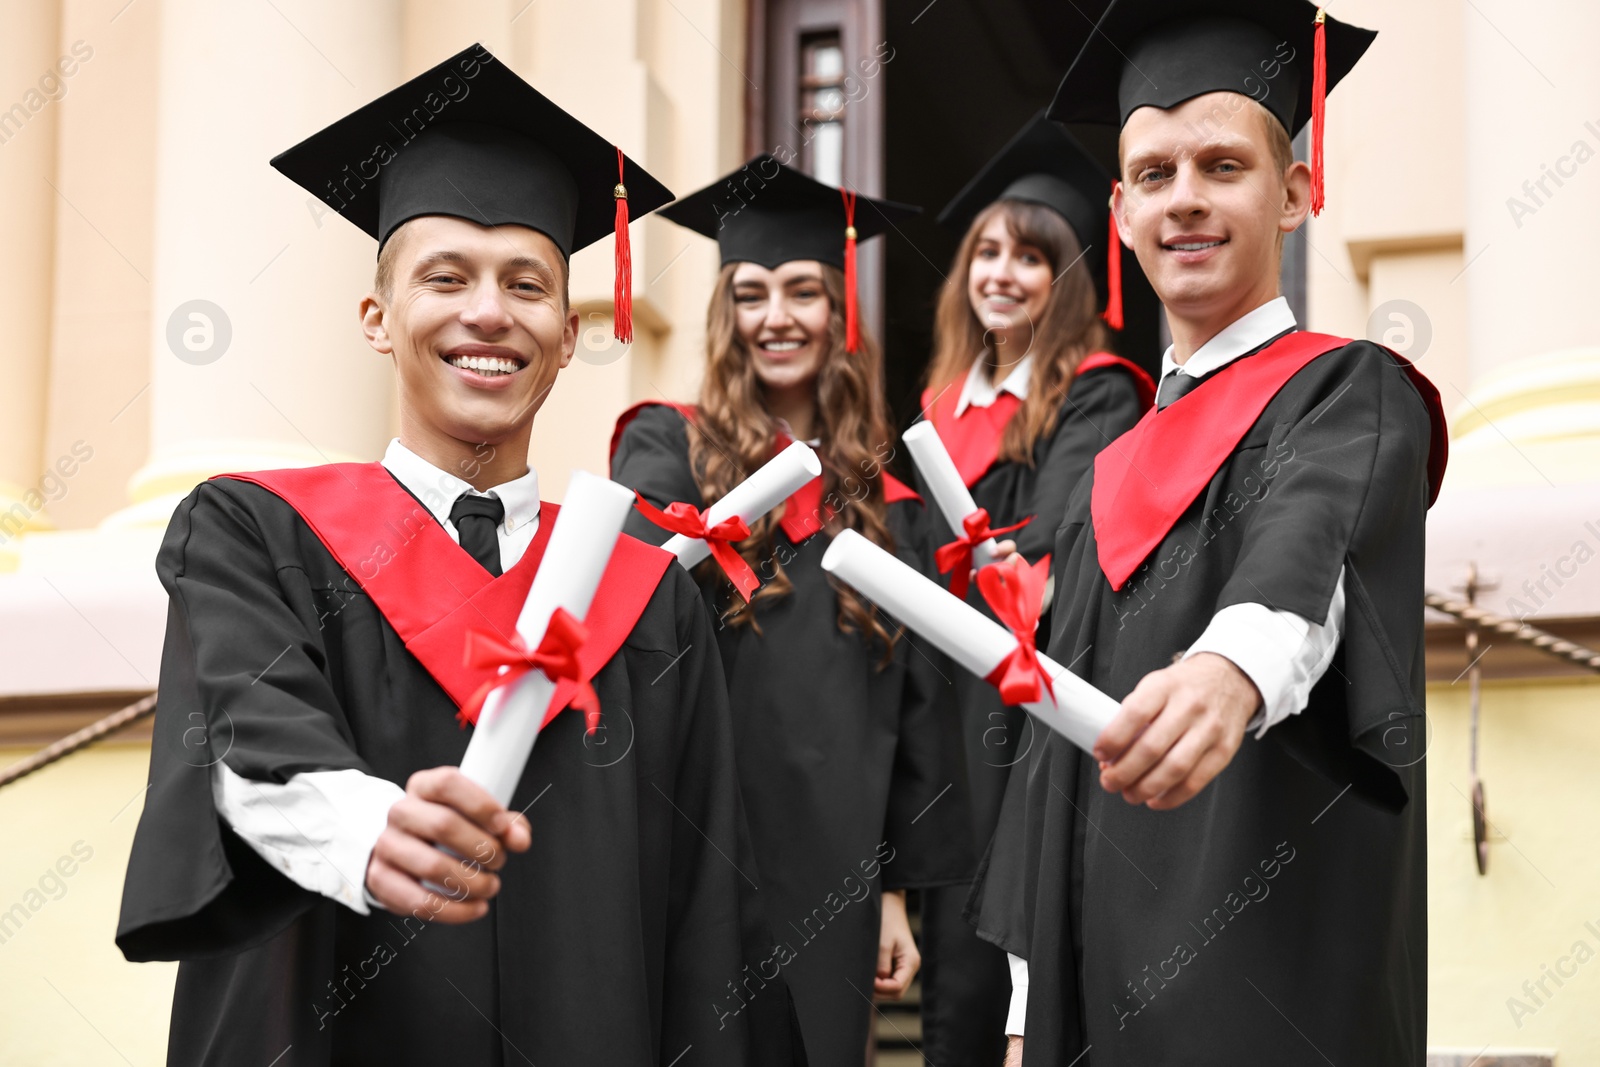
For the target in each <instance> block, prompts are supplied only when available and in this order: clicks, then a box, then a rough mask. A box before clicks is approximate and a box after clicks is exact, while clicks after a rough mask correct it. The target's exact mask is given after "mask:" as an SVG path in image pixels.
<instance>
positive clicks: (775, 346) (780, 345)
mask: <svg viewBox="0 0 1600 1067" xmlns="http://www.w3.org/2000/svg"><path fill="white" fill-rule="evenodd" d="M761 347H762V348H763V349H764V350H766V351H768V352H793V351H794V350H795V349H797V348H803V347H805V346H804V345H802V344H801V343H800V342H799V341H768V342H767V343H765V344H763V345H762V346H761Z"/></svg>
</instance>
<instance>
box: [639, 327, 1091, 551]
mask: <svg viewBox="0 0 1600 1067" xmlns="http://www.w3.org/2000/svg"><path fill="white" fill-rule="evenodd" d="M1113 358H1114V357H1113ZM648 407H669V408H672V409H673V410H674V411H676V412H677V413H678V414H680V415H682V416H683V417H684V419H685V420H686V421H688V422H691V423H692V422H695V421H697V420H698V419H699V417H700V409H699V408H697V407H696V406H695V405H693V404H678V403H674V402H672V401H669V400H643V401H640V402H639V403H637V404H635V405H633V406H632V407H631V408H629V409H628V410H626V411H624V412H623V413H622V414H621V415H620V416H619V417H618V418H617V426H616V429H614V430H612V431H611V455H612V456H613V457H615V456H616V454H617V446H618V445H619V444H620V443H621V442H622V433H623V431H624V430H626V429H627V428H628V424H629V423H631V422H632V421H633V420H634V419H636V418H638V416H639V413H640V412H641V411H643V410H644V409H645V408H648ZM788 445H789V438H788V437H787V436H786V435H784V434H782V433H780V434H779V435H778V438H777V440H776V441H775V442H774V443H773V454H774V455H776V454H777V453H778V452H779V451H780V450H782V449H784V448H786V447H788ZM879 477H881V478H882V479H883V499H884V501H885V502H886V503H890V504H895V503H899V502H900V501H902V500H915V501H918V502H920V501H921V500H922V497H920V496H918V495H917V493H916V491H915V490H913V489H912V488H911V487H910V486H908V485H906V483H904V482H902V481H901V480H900V479H898V478H896V477H895V476H894V475H892V474H890V473H889V472H888V471H883V472H882V473H881V474H880V475H879ZM689 503H691V504H694V505H695V506H696V507H700V506H701V505H700V502H699V501H693V500H691V501H689ZM832 517H833V509H831V508H824V507H823V505H822V478H821V477H817V478H813V479H812V480H811V481H809V482H807V483H806V484H805V485H802V486H801V487H800V488H799V489H796V490H795V491H794V492H793V493H790V494H789V498H788V499H787V500H786V501H784V505H783V515H782V516H781V517H780V518H779V519H778V524H779V525H780V526H782V527H783V532H784V536H786V537H788V538H789V540H790V542H792V543H793V544H797V545H798V544H799V543H800V542H802V541H804V540H805V539H806V538H808V537H810V536H812V535H813V534H815V533H816V532H817V531H819V530H821V529H822V528H823V527H824V526H825V525H826V524H827V522H828V520H829V519H831V518H832Z"/></svg>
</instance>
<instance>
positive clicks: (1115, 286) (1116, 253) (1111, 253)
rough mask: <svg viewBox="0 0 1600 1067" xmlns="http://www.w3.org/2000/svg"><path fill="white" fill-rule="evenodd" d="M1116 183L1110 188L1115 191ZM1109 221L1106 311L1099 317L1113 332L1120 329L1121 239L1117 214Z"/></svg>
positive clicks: (1112, 215)
mask: <svg viewBox="0 0 1600 1067" xmlns="http://www.w3.org/2000/svg"><path fill="white" fill-rule="evenodd" d="M1116 187H1117V183H1116V182H1112V183H1111V188H1112V190H1113V191H1115V190H1116ZM1107 217H1108V218H1109V219H1110V220H1111V226H1110V234H1111V241H1110V243H1109V244H1107V245H1106V309H1105V311H1103V312H1101V314H1100V317H1101V318H1102V319H1104V320H1105V323H1106V325H1107V326H1109V327H1111V328H1112V329H1113V330H1120V329H1122V238H1121V237H1119V236H1117V213H1116V212H1115V211H1112V212H1110V213H1109V214H1108V216H1107Z"/></svg>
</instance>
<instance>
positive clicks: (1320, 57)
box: [1311, 7, 1328, 215]
mask: <svg viewBox="0 0 1600 1067" xmlns="http://www.w3.org/2000/svg"><path fill="white" fill-rule="evenodd" d="M1312 41H1313V43H1312V48H1311V213H1312V214H1313V215H1320V214H1322V205H1323V204H1324V203H1326V202H1327V199H1328V197H1327V193H1326V192H1325V191H1324V190H1323V171H1324V170H1325V168H1326V164H1325V163H1324V162H1323V157H1322V132H1323V129H1324V127H1325V126H1326V125H1327V119H1328V40H1327V13H1326V11H1325V9H1323V8H1320V7H1319V8H1317V29H1316V33H1315V34H1314V35H1313V38H1312Z"/></svg>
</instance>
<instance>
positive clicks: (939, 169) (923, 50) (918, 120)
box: [883, 0, 1164, 425]
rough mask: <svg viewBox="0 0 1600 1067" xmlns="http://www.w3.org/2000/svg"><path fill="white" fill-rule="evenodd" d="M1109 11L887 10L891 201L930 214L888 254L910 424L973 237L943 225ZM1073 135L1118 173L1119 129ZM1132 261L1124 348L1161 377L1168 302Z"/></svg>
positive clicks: (1117, 343) (924, 4) (888, 313)
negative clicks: (964, 246) (945, 296)
mask: <svg viewBox="0 0 1600 1067" xmlns="http://www.w3.org/2000/svg"><path fill="white" fill-rule="evenodd" d="M1105 6H1106V5H1105V0H1078V2H1076V3H1066V4H1063V3H1057V2H1045V0H933V2H932V3H929V2H928V0H886V3H885V12H884V27H885V31H884V32H885V38H886V40H887V42H888V44H889V46H890V47H891V48H893V50H894V51H893V59H892V60H891V61H890V62H889V63H888V64H887V65H886V67H885V81H886V84H885V95H884V105H883V106H884V114H883V146H884V147H883V152H884V171H883V173H884V178H885V184H884V195H885V196H887V197H888V198H889V199H891V200H901V201H906V202H909V203H913V204H921V205H922V206H923V208H924V213H923V215H922V216H921V217H920V218H917V219H914V220H912V221H911V222H910V223H908V224H906V225H905V226H903V227H901V229H902V231H903V233H902V234H899V235H890V239H889V241H888V243H887V245H886V248H885V271H884V274H885V278H884V348H885V351H886V353H887V358H888V375H889V383H888V384H889V399H890V403H891V404H892V405H893V406H894V413H895V416H896V418H897V419H899V421H900V423H901V425H905V424H908V423H909V422H910V421H911V420H912V419H914V418H915V417H916V415H917V410H918V400H917V398H918V395H919V393H920V391H921V384H922V374H923V371H924V368H925V367H926V365H927V360H928V357H929V355H930V353H931V351H932V346H933V313H934V306H935V304H936V302H937V300H938V296H939V290H940V287H941V286H942V285H943V284H944V281H945V272H946V271H948V270H949V268H950V260H951V258H952V257H953V256H954V254H955V250H956V246H957V244H958V243H959V242H960V240H961V236H962V235H961V234H960V233H954V232H950V231H948V230H946V229H944V228H943V227H941V226H939V225H938V224H937V223H936V222H934V218H935V217H936V216H937V215H938V213H939V210H940V209H941V208H942V207H943V206H944V205H945V203H947V202H948V201H949V199H950V198H951V197H952V196H954V195H955V194H956V193H957V192H958V191H959V190H960V189H961V187H962V186H963V185H965V184H966V182H967V180H968V179H969V178H970V177H972V175H973V174H975V173H976V172H977V170H978V169H979V168H980V167H982V166H983V164H984V163H985V162H986V161H987V160H988V159H989V158H990V156H992V155H993V154H994V153H995V152H996V151H998V150H999V149H1000V148H1001V146H1003V145H1004V144H1005V143H1006V142H1007V141H1008V140H1010V138H1011V136H1012V135H1013V134H1014V133H1016V131H1017V130H1018V129H1020V128H1021V127H1022V125H1023V123H1025V122H1026V121H1027V120H1028V119H1029V118H1030V117H1031V116H1032V115H1033V114H1034V112H1036V111H1038V110H1039V109H1040V108H1042V107H1044V106H1045V105H1046V104H1048V103H1049V101H1050V98H1051V97H1052V96H1053V95H1054V94H1055V90H1056V85H1057V83H1058V82H1059V81H1060V80H1061V75H1062V74H1063V72H1065V71H1066V69H1067V67H1068V66H1069V65H1070V64H1071V62H1072V59H1073V58H1074V50H1073V48H1072V46H1071V44H1070V43H1069V42H1074V41H1077V42H1081V41H1082V40H1083V37H1084V34H1085V33H1086V32H1087V30H1088V28H1089V26H1090V25H1092V23H1093V21H1094V20H1095V19H1096V18H1098V16H1099V14H1100V12H1101V10H1103V8H1104V7H1105ZM1070 129H1071V132H1072V134H1073V135H1074V136H1075V137H1077V138H1078V140H1079V141H1080V142H1082V143H1083V145H1084V146H1085V147H1086V148H1088V149H1089V150H1090V151H1091V152H1093V153H1095V154H1096V155H1097V156H1099V157H1100V162H1101V164H1102V165H1103V166H1105V168H1106V170H1107V172H1108V173H1115V171H1116V148H1117V144H1116V131H1115V130H1112V129H1110V128H1109V127H1095V126H1085V127H1077V126H1074V127H1070ZM1108 192H1109V190H1108ZM1104 251H1105V250H1104V247H1103V246H1102V247H1099V248H1096V249H1093V250H1091V252H1090V254H1091V255H1104ZM1122 263H1123V279H1124V281H1123V285H1124V304H1125V318H1126V321H1127V327H1126V329H1124V330H1123V331H1122V332H1121V333H1120V335H1118V336H1116V337H1115V338H1114V341H1113V347H1114V348H1115V349H1116V350H1117V352H1118V354H1120V355H1123V356H1126V357H1128V358H1129V359H1132V360H1134V361H1135V362H1137V363H1139V364H1140V365H1141V366H1143V367H1144V368H1145V369H1146V370H1149V371H1150V372H1151V373H1152V375H1153V374H1155V373H1156V372H1157V371H1158V369H1159V367H1160V364H1161V353H1162V350H1163V348H1164V343H1163V342H1162V340H1161V330H1160V325H1159V304H1158V303H1157V301H1156V298H1155V294H1154V293H1153V292H1152V291H1151V289H1150V286H1149V284H1148V283H1147V282H1146V281H1145V280H1144V276H1143V275H1142V274H1140V273H1139V267H1138V263H1137V262H1136V261H1135V260H1134V258H1133V256H1132V254H1131V253H1129V254H1126V255H1124V256H1123V259H1122Z"/></svg>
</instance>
